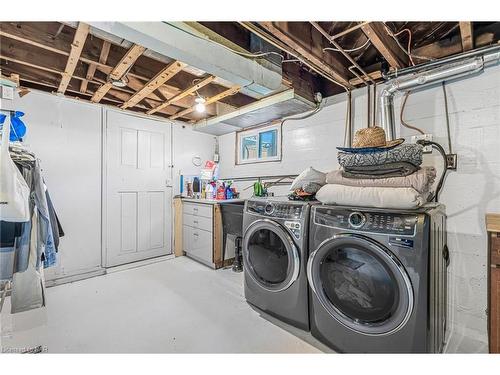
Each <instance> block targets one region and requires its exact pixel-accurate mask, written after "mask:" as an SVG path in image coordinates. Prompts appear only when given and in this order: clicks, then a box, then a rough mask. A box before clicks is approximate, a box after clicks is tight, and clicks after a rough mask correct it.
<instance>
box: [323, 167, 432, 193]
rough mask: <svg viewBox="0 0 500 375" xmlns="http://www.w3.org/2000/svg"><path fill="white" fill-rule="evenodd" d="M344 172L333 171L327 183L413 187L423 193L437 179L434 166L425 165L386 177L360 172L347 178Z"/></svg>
mask: <svg viewBox="0 0 500 375" xmlns="http://www.w3.org/2000/svg"><path fill="white" fill-rule="evenodd" d="M343 172H344V171H342V170H341V169H336V170H334V171H331V172H330V173H328V174H327V175H326V183H327V184H338V185H346V186H364V187H398V188H399V187H411V188H413V189H415V190H416V191H418V192H419V193H422V194H423V193H427V192H429V190H430V188H431V186H432V184H433V183H434V180H435V179H436V169H435V168H434V167H423V168H422V169H420V170H418V171H416V172H415V173H412V174H410V175H408V176H402V177H385V178H362V177H359V174H358V175H356V178H351V177H349V178H346V177H345V176H344V175H343Z"/></svg>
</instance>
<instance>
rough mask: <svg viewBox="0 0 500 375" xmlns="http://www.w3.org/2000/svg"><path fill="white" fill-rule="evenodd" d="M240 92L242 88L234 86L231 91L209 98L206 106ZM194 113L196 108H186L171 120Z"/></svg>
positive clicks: (171, 117)
mask: <svg viewBox="0 0 500 375" xmlns="http://www.w3.org/2000/svg"><path fill="white" fill-rule="evenodd" d="M240 90H241V86H240V85H234V86H232V87H230V88H229V89H227V90H225V91H223V92H221V93H220V94H217V95H214V96H211V97H210V98H207V99H206V101H205V105H209V104H212V103H215V102H218V101H219V100H221V99H224V98H225V97H227V96H231V95H234V94H236V93H237V92H239V91H240ZM194 111H195V107H194V106H193V107H191V108H186V109H185V110H183V111H180V112H178V113H176V114H175V115H173V116H170V117H169V119H170V120H175V119H177V118H179V117H184V116H186V115H187V114H189V113H191V112H194Z"/></svg>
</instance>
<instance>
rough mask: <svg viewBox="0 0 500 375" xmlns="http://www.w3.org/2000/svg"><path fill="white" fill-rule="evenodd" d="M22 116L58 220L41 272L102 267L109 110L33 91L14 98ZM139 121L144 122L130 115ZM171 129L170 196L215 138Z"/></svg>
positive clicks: (56, 274) (208, 153)
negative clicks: (52, 250)
mask: <svg viewBox="0 0 500 375" xmlns="http://www.w3.org/2000/svg"><path fill="white" fill-rule="evenodd" d="M15 105H16V109H17V110H20V111H23V112H25V116H24V117H23V120H24V122H25V123H26V125H27V127H28V131H27V134H26V137H25V138H24V141H25V144H26V145H27V147H28V148H29V149H30V150H32V151H33V152H34V153H35V154H36V155H37V157H38V158H39V159H40V160H41V166H42V169H43V176H44V179H45V182H46V184H47V187H48V189H49V191H50V194H51V198H52V200H53V202H54V205H55V207H56V210H57V213H58V215H59V218H60V220H61V223H62V226H63V229H64V231H65V236H64V237H62V238H61V244H60V253H59V258H58V262H57V264H56V265H55V266H54V267H51V268H48V269H46V272H45V277H46V279H47V280H54V279H58V278H63V277H68V276H74V275H78V274H85V273H89V272H93V271H99V270H100V269H101V235H102V233H101V232H102V231H101V192H102V157H103V156H102V126H103V123H104V122H103V121H104V120H103V111H106V110H108V108H109V107H107V106H101V105H95V104H91V103H87V102H83V101H78V100H74V99H70V98H65V97H59V96H56V95H52V94H49V93H45V92H40V91H36V90H33V91H32V92H31V93H30V94H29V95H26V96H24V97H22V98H19V97H18V96H17V95H16V97H15ZM109 110H113V111H116V109H109ZM124 113H129V114H130V116H133V118H134V120H135V121H137V122H138V123H140V122H141V121H144V119H143V118H142V117H140V116H137V115H136V114H133V113H130V112H126V111H125V112H124ZM158 126H172V160H173V165H174V167H173V168H172V176H173V181H172V184H173V187H172V189H173V194H174V195H175V194H178V193H179V183H178V180H179V177H178V176H179V175H180V174H193V173H197V171H198V170H199V168H196V167H195V166H194V165H193V163H192V159H193V157H194V156H199V157H200V158H201V159H202V160H207V159H211V158H212V157H213V152H214V147H215V137H214V136H212V135H208V134H203V133H200V132H195V131H193V130H192V128H191V127H190V126H183V125H182V124H181V123H178V122H170V121H158Z"/></svg>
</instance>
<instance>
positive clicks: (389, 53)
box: [361, 22, 410, 68]
mask: <svg viewBox="0 0 500 375" xmlns="http://www.w3.org/2000/svg"><path fill="white" fill-rule="evenodd" d="M361 29H362V30H363V32H364V33H365V35H366V36H367V37H368V38H369V39H370V41H371V42H372V44H373V45H374V46H375V48H376V49H377V50H378V51H379V52H380V53H381V55H382V56H383V57H384V59H386V60H387V62H388V63H389V65H390V66H392V67H393V68H404V67H407V66H408V65H410V58H409V57H408V56H407V55H406V54H405V53H404V51H403V50H401V48H400V47H399V46H398V44H397V43H396V41H395V40H394V39H393V38H392V37H391V36H390V35H389V33H388V32H387V30H386V26H385V25H384V23H383V22H370V23H368V24H365V25H363V26H362V27H361Z"/></svg>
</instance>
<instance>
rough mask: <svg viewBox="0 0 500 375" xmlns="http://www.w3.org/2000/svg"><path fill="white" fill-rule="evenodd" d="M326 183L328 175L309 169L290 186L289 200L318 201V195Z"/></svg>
mask: <svg viewBox="0 0 500 375" xmlns="http://www.w3.org/2000/svg"><path fill="white" fill-rule="evenodd" d="M325 183H326V174H325V173H323V172H320V171H318V170H316V169H314V168H313V167H309V168H307V169H306V170H304V171H303V172H302V173H301V174H299V175H298V176H297V177H296V178H295V180H293V182H292V185H291V186H290V191H291V192H290V194H289V195H288V199H289V200H297V201H312V200H316V193H317V192H318V191H319V189H321V187H323V186H324V185H325Z"/></svg>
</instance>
